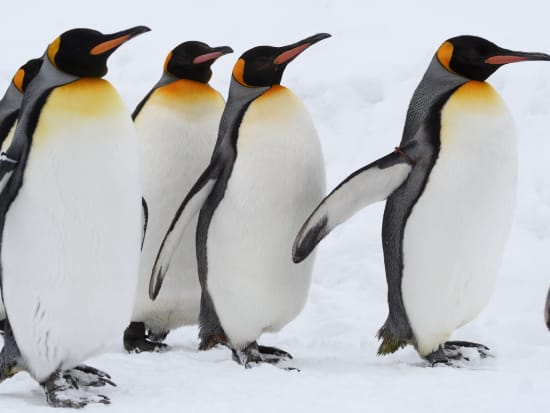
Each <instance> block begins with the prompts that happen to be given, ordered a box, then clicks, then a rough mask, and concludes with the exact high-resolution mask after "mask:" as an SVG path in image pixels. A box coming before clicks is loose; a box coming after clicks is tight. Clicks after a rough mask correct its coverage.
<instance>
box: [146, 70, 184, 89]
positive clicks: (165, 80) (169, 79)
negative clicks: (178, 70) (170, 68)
mask: <svg viewBox="0 0 550 413" xmlns="http://www.w3.org/2000/svg"><path fill="white" fill-rule="evenodd" d="M178 80H180V78H179V77H176V76H174V75H172V74H170V73H166V72H162V76H161V77H160V79H159V81H158V82H157V83H156V84H155V86H153V90H155V89H158V88H159V87H163V86H166V85H168V84H170V83H173V82H176V81H178Z"/></svg>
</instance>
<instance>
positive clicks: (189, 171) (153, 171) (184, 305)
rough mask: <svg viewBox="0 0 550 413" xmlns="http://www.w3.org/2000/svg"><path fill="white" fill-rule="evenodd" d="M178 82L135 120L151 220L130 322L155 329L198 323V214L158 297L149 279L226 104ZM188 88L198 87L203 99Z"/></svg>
mask: <svg viewBox="0 0 550 413" xmlns="http://www.w3.org/2000/svg"><path fill="white" fill-rule="evenodd" d="M176 83H177V84H175V85H168V86H166V87H164V88H162V89H160V90H157V91H156V92H155V93H154V94H153V95H152V96H151V97H150V98H149V101H148V102H147V104H146V105H145V106H144V108H143V109H142V111H141V112H140V114H139V116H138V117H137V119H136V120H135V124H136V128H137V132H138V140H139V148H140V163H141V175H142V183H143V196H144V198H145V200H146V202H147V205H148V208H149V221H148V224H147V231H146V235H145V239H144V243H143V250H142V254H141V261H140V277H139V284H138V289H137V292H136V301H135V305H134V313H133V316H132V320H134V321H141V322H144V323H145V325H146V326H147V328H149V329H151V330H152V331H153V332H161V331H166V330H171V329H173V328H177V327H180V326H182V325H188V324H196V323H197V322H198V315H199V308H200V295H201V290H200V284H199V279H198V273H197V258H196V250H195V230H196V226H197V217H196V218H194V219H193V221H191V223H190V224H189V226H188V227H187V230H186V232H185V234H184V236H183V239H182V241H181V242H180V244H179V247H178V249H177V250H176V252H175V253H174V255H173V258H172V261H171V264H170V267H169V269H168V273H167V275H166V279H165V281H164V285H163V288H162V289H161V290H160V293H159V295H158V297H157V298H156V299H155V300H154V301H152V300H151V299H150V298H149V280H150V278H151V271H152V268H153V264H154V262H155V258H156V256H157V253H158V250H159V248H160V244H161V242H162V240H163V238H164V235H165V234H166V231H167V230H168V228H169V226H170V224H171V220H172V217H173V216H174V215H175V213H176V210H177V209H178V207H179V206H180V204H181V201H182V200H183V198H184V197H185V195H186V194H187V193H188V192H189V190H190V189H191V187H192V185H193V184H194V183H195V182H196V180H197V179H198V177H199V176H200V174H201V173H202V172H203V171H204V169H205V168H206V167H207V166H208V163H209V161H210V156H211V154H212V150H213V148H214V144H215V142H216V137H217V131H218V125H219V121H220V118H221V114H222V112H223V107H224V102H223V99H222V98H221V96H220V95H219V94H218V93H217V92H216V91H214V90H213V89H212V88H210V87H209V86H208V85H204V84H202V83H201V84H197V83H198V82H192V81H188V80H186V81H178V82H176ZM175 88H178V89H177V90H176V92H180V93H178V94H177V95H176V96H174V95H173V93H171V92H172V89H175ZM190 88H193V89H194V90H195V89H197V88H198V89H199V92H200V94H199V96H200V98H198V97H197V93H195V94H192V93H191V92H192V91H190V90H189V89H190ZM182 89H184V90H182ZM188 95H190V96H191V98H189V97H187V96H188Z"/></svg>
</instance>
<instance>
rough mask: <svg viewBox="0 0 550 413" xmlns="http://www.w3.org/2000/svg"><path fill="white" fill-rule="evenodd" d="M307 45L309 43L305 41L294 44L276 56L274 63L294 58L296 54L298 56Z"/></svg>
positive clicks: (278, 63) (309, 44)
mask: <svg viewBox="0 0 550 413" xmlns="http://www.w3.org/2000/svg"><path fill="white" fill-rule="evenodd" d="M309 46H311V43H305V44H302V45H300V46H296V47H295V48H293V49H290V50H287V51H286V52H283V53H281V54H280V55H279V56H277V57H276V58H275V60H274V63H275V64H276V65H280V64H283V63H286V62H288V61H289V60H292V59H294V58H295V57H296V56H298V55H299V54H300V53H302V52H303V51H304V50H306V49H307V48H308V47H309Z"/></svg>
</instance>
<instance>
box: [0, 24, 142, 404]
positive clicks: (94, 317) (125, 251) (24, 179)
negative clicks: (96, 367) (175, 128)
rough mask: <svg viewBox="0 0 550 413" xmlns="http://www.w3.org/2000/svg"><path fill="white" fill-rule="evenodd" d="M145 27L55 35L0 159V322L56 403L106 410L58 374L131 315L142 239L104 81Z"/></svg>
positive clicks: (126, 158) (123, 135)
mask: <svg viewBox="0 0 550 413" xmlns="http://www.w3.org/2000/svg"><path fill="white" fill-rule="evenodd" d="M148 30H149V29H148V28H146V27H143V26H139V27H134V28H131V29H128V30H124V31H120V32H117V33H113V34H102V33H100V32H98V31H95V30H90V29H73V30H69V31H67V32H65V33H63V34H61V35H60V36H59V37H58V38H56V39H55V40H54V41H53V42H52V43H51V44H50V45H49V46H48V48H47V50H46V52H45V54H44V57H43V63H42V67H41V68H40V71H39V72H38V74H37V75H36V77H35V79H34V80H33V81H32V82H31V83H30V84H29V86H28V88H27V90H26V91H25V95H24V98H23V102H22V105H21V109H20V116H19V121H18V125H17V128H16V130H15V133H14V137H13V141H12V144H11V145H10V147H9V148H8V150H7V151H6V153H5V154H3V155H2V158H0V189H1V190H2V191H1V193H0V217H1V220H0V223H1V228H2V243H1V246H2V249H1V262H2V289H3V296H4V304H5V307H6V315H7V320H8V322H9V325H10V327H11V330H12V334H13V341H14V343H15V344H16V346H17V350H18V351H19V352H20V357H21V363H22V364H23V365H24V367H25V369H26V370H27V371H28V372H29V374H30V375H31V376H32V377H33V378H34V379H35V380H37V381H38V382H39V383H40V384H41V386H42V387H43V388H44V391H45V393H46V400H47V402H48V403H49V404H50V405H52V406H56V407H82V406H84V405H86V404H88V403H90V402H99V403H108V402H109V400H108V399H107V398H106V397H105V396H101V395H96V394H93V393H88V392H86V391H85V390H84V389H82V388H79V386H78V384H77V383H75V382H74V381H73V380H69V379H68V378H67V377H66V375H65V372H66V371H67V370H70V369H72V368H73V367H75V366H77V365H78V364H79V363H80V362H81V361H82V360H84V359H86V358H87V357H89V356H91V355H93V354H96V353H98V352H99V351H101V350H102V349H103V348H104V347H105V345H106V344H108V343H109V342H110V341H111V340H113V339H115V338H116V337H117V335H119V334H120V331H122V329H123V328H124V326H125V325H126V324H127V323H128V320H129V319H130V315H131V311H132V304H133V300H134V294H135V289H136V285H137V271H138V265H139V252H140V244H141V232H142V231H141V187H140V181H139V160H138V150H137V141H136V134H135V128H134V125H133V123H132V119H131V116H130V114H129V113H128V112H127V109H126V107H125V105H124V103H123V102H122V99H121V98H120V96H119V95H118V93H117V92H116V90H115V89H114V88H113V86H112V85H111V84H110V83H109V82H107V81H105V80H102V79H101V77H103V76H104V75H105V74H106V73H107V66H106V62H107V59H108V57H109V56H110V55H111V54H112V53H113V52H114V51H115V50H116V49H117V48H118V47H119V46H120V45H122V44H123V43H125V42H126V41H128V40H129V39H131V38H133V37H134V36H137V35H139V34H141V33H144V32H146V31H148ZM23 257H24V259H23ZM7 342H9V341H7Z"/></svg>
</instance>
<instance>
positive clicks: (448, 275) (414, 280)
mask: <svg viewBox="0 0 550 413" xmlns="http://www.w3.org/2000/svg"><path fill="white" fill-rule="evenodd" d="M440 143H441V146H440V151H439V156H438V158H437V160H436V162H435V165H434V166H433V168H432V170H431V173H430V174H429V177H428V179H427V182H426V186H425V188H424V191H423V193H422V194H421V195H420V197H419V198H418V200H417V203H416V204H415V205H414V207H413V208H412V211H411V214H410V216H409V219H408V221H407V222H406V227H405V230H404V236H403V278H402V294H403V302H404V305H405V309H406V312H407V315H408V317H409V321H410V324H411V327H412V330H413V332H414V335H415V339H416V341H417V346H418V349H419V352H420V354H423V355H425V354H428V353H430V352H431V351H433V350H435V349H437V346H438V345H439V344H440V343H442V342H443V341H445V340H446V339H447V338H448V337H449V336H450V334H451V333H452V332H453V330H455V329H456V328H458V327H460V326H461V325H463V324H465V323H466V322H468V321H470V320H472V319H473V318H474V317H475V316H476V315H477V314H478V313H479V312H480V311H481V309H482V308H483V307H484V306H485V304H486V303H487V301H488V300H489V297H490V294H491V292H492V290H493V287H494V282H495V278H496V274H497V272H498V269H499V265H500V261H501V257H502V252H503V249H504V246H505V242H506V240H507V237H508V232H509V229H510V225H511V221H512V216H513V207H514V202H515V193H516V181H517V159H516V158H517V153H516V152H517V151H516V140H515V134H514V125H513V122H512V120H511V117H510V115H509V113H508V110H507V108H506V106H505V105H504V103H503V102H502V101H501V100H500V98H499V96H498V94H497V93H496V92H495V91H494V90H493V89H492V88H491V86H489V85H488V84H487V83H482V82H474V81H472V82H468V83H466V84H464V85H463V86H461V87H460V88H459V89H458V90H457V91H456V92H455V93H454V94H453V95H452V96H451V97H450V98H449V100H448V101H447V103H446V104H445V105H444V107H443V109H442V112H441V132H440Z"/></svg>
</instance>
